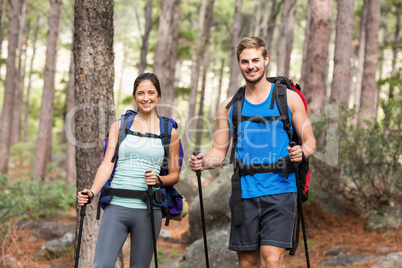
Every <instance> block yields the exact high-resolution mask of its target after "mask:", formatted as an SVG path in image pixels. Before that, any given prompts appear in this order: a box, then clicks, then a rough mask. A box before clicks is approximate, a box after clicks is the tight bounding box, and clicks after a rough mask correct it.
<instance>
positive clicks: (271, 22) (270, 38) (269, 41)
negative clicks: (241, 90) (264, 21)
mask: <svg viewBox="0 0 402 268" xmlns="http://www.w3.org/2000/svg"><path fill="white" fill-rule="evenodd" d="M267 7H268V3H267ZM278 13H279V9H278V8H277V5H276V0H272V5H271V11H270V13H269V19H268V27H267V32H266V33H265V34H266V35H265V38H264V40H265V44H266V45H267V51H268V56H269V59H271V52H272V51H273V49H272V47H273V43H274V31H275V21H276V17H277V16H278ZM270 62H271V61H269V62H268V64H267V67H266V68H265V74H266V75H267V76H268V74H269V65H270Z"/></svg>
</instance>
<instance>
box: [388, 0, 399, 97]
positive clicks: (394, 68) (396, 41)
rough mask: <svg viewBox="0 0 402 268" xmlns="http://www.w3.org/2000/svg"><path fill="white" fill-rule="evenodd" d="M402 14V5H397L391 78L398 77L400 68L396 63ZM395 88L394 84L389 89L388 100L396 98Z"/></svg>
mask: <svg viewBox="0 0 402 268" xmlns="http://www.w3.org/2000/svg"><path fill="white" fill-rule="evenodd" d="M401 14H402V4H397V5H396V14H395V16H396V25H395V35H394V44H393V46H392V69H391V76H392V77H393V78H395V77H396V75H397V73H398V68H396V62H397V59H398V49H399V44H400V43H401V41H400V38H399V35H400V30H401ZM394 87H395V84H393V83H392V85H390V87H389V93H388V98H389V99H393V98H394Z"/></svg>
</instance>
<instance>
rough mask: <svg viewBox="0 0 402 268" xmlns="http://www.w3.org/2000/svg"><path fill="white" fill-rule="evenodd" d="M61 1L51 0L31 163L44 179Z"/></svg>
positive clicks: (51, 117) (35, 171)
mask: <svg viewBox="0 0 402 268" xmlns="http://www.w3.org/2000/svg"><path fill="white" fill-rule="evenodd" d="M61 6H62V0H51V1H50V11H49V19H48V25H49V30H48V34H47V43H46V63H45V71H44V76H43V94H42V104H41V108H40V121H39V127H38V137H37V140H36V148H35V157H34V163H33V172H34V175H35V176H37V177H40V178H42V179H44V178H45V174H46V165H47V163H48V161H49V159H50V155H51V148H52V128H53V113H54V107H53V101H54V92H55V77H56V59H57V48H58V44H59V34H60V20H61Z"/></svg>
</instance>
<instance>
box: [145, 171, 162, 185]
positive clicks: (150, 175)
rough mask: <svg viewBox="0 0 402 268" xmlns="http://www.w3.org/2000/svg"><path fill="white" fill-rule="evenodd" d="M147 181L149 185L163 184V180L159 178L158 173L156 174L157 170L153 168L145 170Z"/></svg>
mask: <svg viewBox="0 0 402 268" xmlns="http://www.w3.org/2000/svg"><path fill="white" fill-rule="evenodd" d="M144 176H145V183H146V184H147V185H151V186H155V185H157V186H158V187H160V186H161V184H162V181H161V179H160V178H159V176H158V175H156V174H155V172H154V171H153V170H152V169H147V171H145V175H144Z"/></svg>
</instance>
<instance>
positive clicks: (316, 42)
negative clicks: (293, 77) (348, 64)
mask: <svg viewBox="0 0 402 268" xmlns="http://www.w3.org/2000/svg"><path fill="white" fill-rule="evenodd" d="M332 4H333V0H310V1H309V4H308V9H309V11H308V14H309V15H308V21H307V24H308V26H307V30H306V42H305V46H306V48H305V49H306V51H305V52H306V53H305V56H304V58H303V67H302V77H301V86H302V88H303V90H304V96H305V97H306V101H307V103H308V104H309V109H310V110H313V111H315V110H317V109H319V108H321V107H322V106H323V105H324V103H325V97H326V89H327V81H328V54H329V53H328V50H329V41H330V37H331V20H332Z"/></svg>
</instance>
